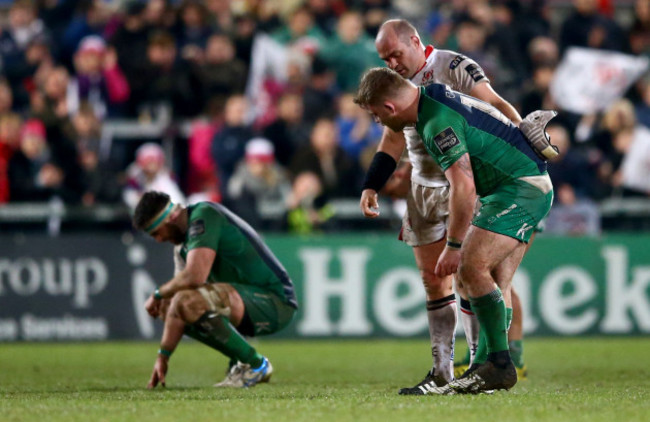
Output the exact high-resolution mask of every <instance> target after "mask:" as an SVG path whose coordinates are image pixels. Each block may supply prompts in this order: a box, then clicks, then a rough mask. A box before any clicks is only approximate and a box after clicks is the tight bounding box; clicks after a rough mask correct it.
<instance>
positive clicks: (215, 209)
mask: <svg viewBox="0 0 650 422" xmlns="http://www.w3.org/2000/svg"><path fill="white" fill-rule="evenodd" d="M187 211H188V230H187V234H186V235H185V241H184V242H183V244H182V246H181V250H180V255H181V258H182V259H183V260H184V261H187V253H188V252H189V251H191V250H192V249H196V248H210V249H212V250H214V251H216V252H217V255H216V257H215V259H214V263H213V264H212V268H211V269H210V275H209V276H208V280H207V282H208V283H216V282H221V283H239V284H247V285H252V286H259V287H263V288H265V289H268V290H270V291H272V292H273V293H275V294H277V295H278V296H279V297H280V298H282V299H284V300H285V302H286V303H287V304H288V305H290V306H292V307H293V308H296V309H297V308H298V302H297V300H296V294H295V291H294V287H293V283H292V282H291V279H290V278H289V275H288V274H287V271H286V270H285V269H284V267H283V266H282V264H281V263H280V261H278V259H277V258H276V257H275V255H273V253H272V252H271V250H270V249H269V248H268V247H267V246H266V245H265V244H264V242H262V240H261V239H260V237H259V235H258V234H257V233H256V232H255V230H253V228H252V227H251V226H249V225H248V223H246V222H245V221H244V220H242V219H241V218H239V217H238V216H236V215H235V214H233V213H232V212H231V211H230V210H228V209H227V208H226V207H224V206H223V205H221V204H216V203H212V202H199V203H198V204H195V205H190V206H189V207H188V208H187Z"/></svg>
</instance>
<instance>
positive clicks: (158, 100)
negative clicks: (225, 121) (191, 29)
mask: <svg viewBox="0 0 650 422" xmlns="http://www.w3.org/2000/svg"><path fill="white" fill-rule="evenodd" d="M176 53H177V50H176V42H175V40H174V38H173V37H172V36H171V35H170V34H169V33H167V32H157V33H155V34H153V35H152V36H151V38H150V40H149V44H148V46H147V67H146V70H145V72H143V74H142V78H141V79H139V80H138V82H137V85H134V86H133V87H132V92H133V95H135V96H136V97H137V98H138V102H139V103H141V104H143V105H145V107H150V108H152V109H156V108H157V107H159V106H161V105H165V106H171V107H172V113H173V115H174V116H176V117H186V116H195V115H197V114H198V113H199V112H200V111H201V109H202V108H203V104H202V101H200V98H199V100H198V101H197V97H196V95H195V93H197V92H200V81H199V79H198V77H197V75H196V74H195V73H194V72H192V69H191V68H190V67H189V66H187V63H185V62H182V61H180V60H177V56H176Z"/></svg>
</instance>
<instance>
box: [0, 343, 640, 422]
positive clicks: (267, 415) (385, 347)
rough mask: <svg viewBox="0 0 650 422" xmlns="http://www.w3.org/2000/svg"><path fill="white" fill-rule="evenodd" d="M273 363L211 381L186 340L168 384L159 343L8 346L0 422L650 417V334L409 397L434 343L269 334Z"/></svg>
mask: <svg viewBox="0 0 650 422" xmlns="http://www.w3.org/2000/svg"><path fill="white" fill-rule="evenodd" d="M256 345H257V347H258V350H260V352H262V353H264V354H265V355H266V356H268V357H269V358H270V360H271V362H272V363H273V366H274V369H275V372H274V375H273V378H272V380H271V383H270V384H264V385H260V386H257V387H255V388H252V389H250V390H222V389H214V388H212V387H211V385H212V384H213V383H215V382H216V381H220V380H221V379H222V378H223V375H224V373H223V371H224V368H225V365H226V359H225V358H223V357H221V356H220V355H218V354H217V353H216V352H212V351H211V350H210V349H208V348H206V347H205V346H202V345H200V344H198V343H194V342H191V341H188V340H184V341H183V342H182V343H181V345H180V346H179V348H178V349H177V351H176V353H175V354H174V356H173V357H172V359H171V362H170V370H169V373H168V378H167V388H165V389H160V388H158V389H156V390H154V391H148V390H146V388H145V386H146V384H147V381H148V379H149V375H150V371H151V368H152V365H153V362H154V358H155V354H156V349H157V344H155V343H86V344H3V345H0V421H3V422H5V421H7V422H8V421H41V422H49V421H66V422H69V421H174V422H177V421H192V422H198V421H215V422H221V421H265V422H274V421H310V422H316V421H390V422H401V421H433V420H435V421H453V420H462V421H463V422H465V421H492V420H494V421H502V422H505V421H557V422H561V421H590V422H592V421H607V422H611V421H616V422H623V421H635V422H636V421H642V422H643V421H650V394H649V391H650V381H649V376H650V372H649V370H648V364H649V363H650V358H649V357H648V356H649V354H648V352H649V351H650V339H649V338H587V339H528V340H527V341H526V342H525V348H526V349H525V356H526V360H527V363H528V366H529V372H530V374H529V379H528V380H527V381H522V382H520V383H519V384H517V386H516V387H515V388H514V389H513V390H512V391H510V392H500V393H497V394H495V395H493V396H449V397H403V396H398V395H397V390H398V389H399V388H400V387H403V386H408V385H412V384H414V383H416V382H417V381H419V380H420V379H421V378H422V377H423V376H424V373H425V372H426V369H427V368H428V366H429V364H430V358H429V356H428V353H427V351H428V342H427V341H426V340H364V341H358V340H354V341H352V340H345V341H333V340H329V341H270V340H266V341H261V342H259V343H257V344H256Z"/></svg>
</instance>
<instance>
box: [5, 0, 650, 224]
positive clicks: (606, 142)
mask: <svg viewBox="0 0 650 422" xmlns="http://www.w3.org/2000/svg"><path fill="white" fill-rule="evenodd" d="M394 17H403V18H406V19H409V20H410V21H411V22H412V23H413V24H414V25H416V27H417V28H418V29H419V31H420V35H421V37H422V40H423V43H424V44H425V45H426V44H432V45H434V46H435V47H436V48H445V49H452V50H455V51H458V52H460V53H462V54H464V55H466V56H469V57H471V58H473V59H474V60H476V61H477V62H478V63H479V64H480V65H481V66H482V67H483V69H484V70H485V71H486V73H487V75H488V77H489V79H490V81H491V83H492V84H493V86H494V88H495V89H496V91H497V92H499V93H500V94H501V95H502V96H503V97H505V98H506V99H507V100H508V101H510V102H511V103H513V104H514V105H515V106H516V107H517V109H518V110H519V111H520V113H521V115H522V116H524V115H526V114H527V113H529V112H531V111H533V110H536V109H540V108H544V109H556V108H557V106H556V104H555V102H554V99H553V96H552V95H550V93H549V86H550V84H551V81H552V80H553V78H554V74H555V70H556V68H557V66H558V64H559V63H560V62H561V60H562V57H563V54H564V53H565V52H566V50H567V49H568V48H569V47H572V46H578V47H586V48H591V49H598V50H610V51H616V52H622V53H626V54H629V55H632V56H637V57H644V56H645V57H650V0H636V1H634V0H629V1H613V0H575V1H570V0H566V1H559V0H556V1H543V0H529V1H511V0H495V1H481V0H452V1H409V0H393V1H391V0H352V1H341V0H282V1H281V0H178V1H174V0H128V1H117V0H113V1H102V0H94V1H93V0H83V1H76V0H37V1H30V0H16V1H13V2H8V1H0V22H1V30H0V74H1V78H0V203H14V202H15V203H18V202H34V201H36V202H40V201H45V202H47V201H51V200H52V198H56V200H58V201H62V202H63V203H64V204H66V205H74V206H78V207H93V206H95V205H98V204H113V205H123V206H127V207H134V205H135V204H136V203H137V201H138V198H139V196H140V195H141V194H142V193H143V192H144V191H146V190H149V189H158V190H163V191H166V192H167V193H169V194H170V195H171V196H172V198H174V199H175V200H176V201H178V202H181V203H192V202H196V201H199V200H213V201H218V202H222V203H224V204H226V205H228V206H229V207H231V208H232V209H233V210H234V211H235V212H237V213H239V214H240V215H241V216H242V217H243V218H245V219H246V220H248V221H249V222H250V223H251V224H252V225H253V226H255V227H258V228H263V229H279V230H290V231H293V232H298V233H308V232H311V231H313V230H316V229H323V230H326V229H327V228H328V224H331V223H330V222H331V221H334V219H332V218H331V217H332V216H333V215H334V214H335V213H336V210H335V209H334V208H333V207H332V206H331V202H332V201H333V200H335V199H339V198H349V199H350V200H352V201H353V202H356V199H357V198H358V196H359V194H360V186H361V183H362V180H363V176H364V173H365V168H366V167H367V165H368V164H369V162H370V160H371V159H372V155H373V154H374V152H375V149H376V144H377V142H378V141H379V139H380V137H381V132H382V128H381V127H379V126H378V125H377V124H375V123H374V122H372V121H371V119H370V118H369V116H368V115H367V114H366V113H365V112H364V111H362V110H361V109H359V108H358V107H356V105H355V104H354V103H353V101H352V98H353V95H354V91H355V89H356V86H357V83H358V80H359V77H360V75H361V74H362V73H363V71H364V70H366V69H367V68H369V67H373V66H382V65H383V63H382V61H381V60H380V59H379V58H378V56H377V53H376V51H375V48H374V36H375V35H376V33H377V30H378V28H379V26H380V25H381V23H382V22H384V21H385V20H387V19H390V18H394ZM649 126H650V75H648V74H645V75H644V76H642V77H641V78H640V79H638V81H636V82H635V83H634V84H632V86H631V87H630V89H629V90H627V92H626V93H625V95H624V97H623V98H622V99H620V100H618V101H616V102H614V103H613V104H612V105H611V106H609V107H608V108H607V109H606V110H604V111H603V112H598V113H575V112H567V111H562V110H560V115H559V116H558V117H557V118H556V119H555V120H553V122H552V124H551V125H550V126H549V128H548V132H549V134H550V135H551V137H552V139H553V142H554V143H555V144H557V145H558V146H559V147H560V150H561V154H560V156H559V157H557V158H556V159H554V160H553V161H552V162H551V163H550V164H549V173H550V174H551V177H552V179H553V183H554V185H555V188H556V204H555V207H554V209H557V210H558V212H560V213H562V212H563V210H564V211H565V212H566V214H565V215H563V216H562V215H561V216H560V217H559V218H556V219H553V218H552V219H550V221H549V224H550V225H551V226H552V227H551V230H558V231H563V232H569V233H572V232H576V233H584V232H593V231H594V230H596V231H597V230H598V228H597V227H596V228H594V227H591V226H590V224H591V223H590V222H593V220H594V219H597V218H598V214H597V210H598V208H597V205H598V203H599V202H601V201H603V200H604V199H607V198H611V197H613V196H614V197H617V196H639V197H647V196H648V195H649V194H650V177H649V175H650V128H649ZM268 215H275V216H279V217H278V218H274V219H271V220H270V222H269V221H267V219H265V216H268ZM591 215H593V218H592V217H589V216H591ZM576 218H577V219H578V220H577V221H576V220H575V219H576ZM553 226H554V227H555V229H554V228H553Z"/></svg>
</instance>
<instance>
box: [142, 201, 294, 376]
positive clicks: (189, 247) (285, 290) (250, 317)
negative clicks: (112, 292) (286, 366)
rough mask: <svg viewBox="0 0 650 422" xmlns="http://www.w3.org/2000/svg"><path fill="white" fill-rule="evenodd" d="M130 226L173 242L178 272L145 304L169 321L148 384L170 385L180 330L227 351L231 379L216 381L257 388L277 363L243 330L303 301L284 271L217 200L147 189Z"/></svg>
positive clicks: (273, 325) (257, 328)
mask: <svg viewBox="0 0 650 422" xmlns="http://www.w3.org/2000/svg"><path fill="white" fill-rule="evenodd" d="M133 225H134V226H135V228H137V229H139V230H143V231H145V232H147V233H148V234H149V235H151V236H152V237H153V238H154V239H156V240H157V241H159V242H170V243H173V244H174V245H176V248H175V250H174V263H175V265H176V271H175V275H174V277H173V278H172V279H171V280H169V281H168V282H167V283H165V284H163V285H162V286H160V287H159V288H157V289H156V290H155V292H154V293H153V294H152V295H151V297H149V298H148V299H147V301H146V303H145V308H146V309H147V312H148V313H149V314H150V315H151V316H152V317H154V318H155V317H160V318H162V319H163V320H164V322H165V327H164V330H163V336H162V340H161V342H160V350H159V351H158V357H157V359H156V363H155V364H154V368H153V373H152V374H151V379H150V380H149V385H148V388H154V387H156V385H158V384H159V383H160V384H162V385H163V386H164V385H165V375H166V374H167V367H168V362H169V358H170V357H171V354H172V353H173V351H174V349H176V346H177V345H178V342H179V341H180V340H181V337H182V336H183V334H187V335H188V336H190V337H192V338H194V339H196V340H198V341H200V342H202V343H204V344H206V345H207V346H209V347H211V348H213V349H215V350H217V351H219V352H221V353H223V354H224V355H226V356H228V357H229V358H230V362H231V367H230V370H229V371H228V374H227V376H226V379H225V380H224V381H222V382H220V383H218V384H215V387H236V388H237V387H239V388H241V387H252V386H254V385H255V384H257V383H260V382H266V381H268V380H269V378H270V377H271V373H272V372H273V368H272V366H271V363H270V362H269V360H268V359H267V358H266V357H264V356H262V355H260V354H259V353H258V352H257V351H256V350H255V349H254V348H253V347H252V346H251V345H250V344H248V342H247V341H246V340H245V339H244V337H243V336H242V335H246V336H257V335H265V334H272V333H274V332H277V331H279V330H281V329H282V328H284V327H286V326H287V325H288V324H289V322H290V321H291V318H292V317H293V315H294V313H295V311H296V309H297V308H298V304H297V302H296V295H295V293H294V288H293V284H292V282H291V279H290V278H289V276H288V275H287V272H286V270H285V269H284V267H283V266H282V264H280V262H279V261H278V260H277V258H276V257H275V256H274V255H273V253H272V252H271V251H270V250H269V249H268V247H267V246H266V245H265V244H264V243H263V242H262V240H261V239H260V238H259V236H258V235H257V233H256V232H255V231H254V230H253V229H252V228H251V227H250V226H249V225H248V224H247V223H246V222H244V221H243V220H242V219H240V218H239V217H237V216H236V215H235V214H233V213H232V212H230V211H229V210H228V209H227V208H225V207H223V206H222V205H220V204H215V203H211V202H200V203H198V204H196V205H190V206H188V207H186V208H185V207H182V206H180V205H176V204H173V203H172V202H171V201H170V199H169V196H168V195H166V194H164V193H161V192H154V191H151V192H147V193H145V194H144V195H143V196H142V198H141V199H140V202H139V203H138V205H137V207H136V209H135V214H134V216H133Z"/></svg>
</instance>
